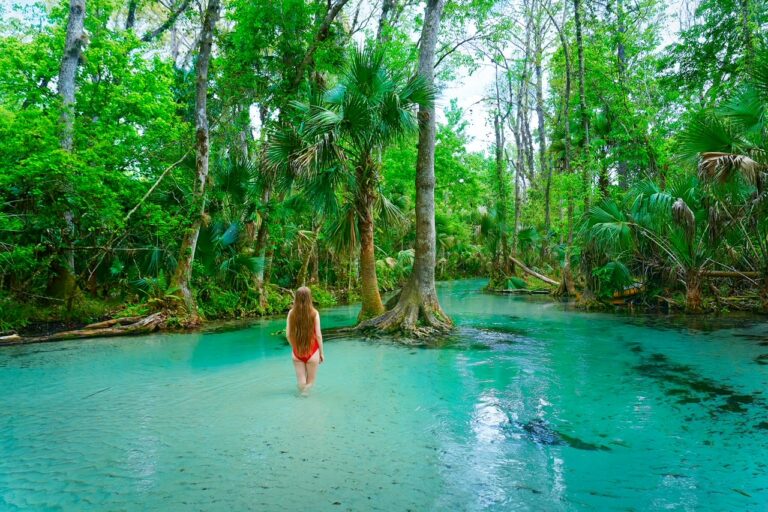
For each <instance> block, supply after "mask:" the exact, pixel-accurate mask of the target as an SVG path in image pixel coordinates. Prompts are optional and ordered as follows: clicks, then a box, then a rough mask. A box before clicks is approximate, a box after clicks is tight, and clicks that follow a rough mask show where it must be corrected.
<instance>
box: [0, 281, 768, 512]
mask: <svg viewBox="0 0 768 512" xmlns="http://www.w3.org/2000/svg"><path fill="white" fill-rule="evenodd" d="M483 284H484V283H483V282H482V281H463V282H455V283H447V284H442V285H440V287H439V291H440V295H441V300H442V304H443V306H444V307H445V309H446V310H447V311H448V312H449V313H450V314H451V315H452V316H453V318H454V320H455V321H456V323H457V325H458V329H457V331H456V335H455V339H454V340H453V342H452V343H451V344H449V345H448V346H446V347H443V348H439V349H422V348H409V347H403V346H398V345H393V344H389V343H386V342H381V341H379V342H370V341H364V340H361V339H354V338H348V339H335V340H328V341H327V342H326V362H325V363H324V364H323V365H322V366H321V367H320V373H319V378H318V384H317V386H316V387H315V388H314V389H313V390H312V392H311V396H309V397H307V398H303V397H299V396H298V395H297V393H296V391H295V377H294V374H293V368H292V364H291V360H290V352H289V348H288V346H287V345H286V344H285V343H284V341H283V340H282V339H281V338H280V337H279V336H278V335H276V334H274V333H275V332H276V331H278V330H279V329H281V328H283V327H284V324H283V320H282V319H275V320H265V321H260V322H257V323H254V324H252V325H251V326H249V327H247V328H243V329H239V330H230V331H226V332H212V333H205V334H201V333H193V334H158V335H151V336H144V337H137V338H120V339H98V340H88V341H73V342H63V343H57V344H44V345H34V346H24V347H6V348H2V349H0V390H2V391H1V393H0V510H3V511H15V510H24V511H27V510H34V511H38V510H41V511H42V510H66V511H70V510H98V511H102V510H110V511H112V510H130V511H133V510H205V511H219V510H222V511H228V512H231V511H239V510H267V511H268V510H302V509H308V510H330V511H334V510H355V511H357V510H382V511H400V510H402V511H405V510H413V511H424V510H469V511H471V510H504V511H506V510H541V511H560V510H563V511H565V510H622V511H632V510H635V511H646V510H684V511H689V510H691V511H693V510H696V511H703V510H711V511H726V510H734V511H746V510H749V511H752V510H754V511H765V510H768V322H766V321H765V320H764V319H761V318H759V317H737V318H734V317H730V318H728V317H727V318H723V319H717V318H695V319H685V318H672V317H665V316H646V315H640V316H622V315H615V314H596V313H582V312H578V311H574V310H572V309H570V308H569V307H568V306H567V305H564V304H560V303H553V302H551V301H549V300H546V299H535V298H524V297H508V296H496V295H486V294H483V293H481V292H480V290H481V288H482V285H483ZM321 314H322V319H323V323H324V327H331V326H339V325H348V324H350V323H351V322H352V321H353V319H354V317H355V314H356V308H353V307H339V308H333V309H330V310H325V311H321ZM761 363H763V364H761Z"/></svg>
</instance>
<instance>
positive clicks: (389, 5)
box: [376, 0, 396, 44]
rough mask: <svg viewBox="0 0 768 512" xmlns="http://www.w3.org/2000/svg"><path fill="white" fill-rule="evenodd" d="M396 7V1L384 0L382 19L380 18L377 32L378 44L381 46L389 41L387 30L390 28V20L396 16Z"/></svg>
mask: <svg viewBox="0 0 768 512" xmlns="http://www.w3.org/2000/svg"><path fill="white" fill-rule="evenodd" d="M395 7H396V0H383V2H382V4H381V17H380V18H379V28H378V31H377V32H376V42H377V43H379V44H382V43H387V42H388V41H389V35H388V34H387V30H388V29H389V26H390V19H391V18H392V17H393V16H394V15H395V12H394V10H395Z"/></svg>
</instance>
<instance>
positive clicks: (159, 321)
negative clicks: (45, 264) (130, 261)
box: [0, 313, 166, 345]
mask: <svg viewBox="0 0 768 512" xmlns="http://www.w3.org/2000/svg"><path fill="white" fill-rule="evenodd" d="M165 319H166V315H165V314H164V313H153V314H151V315H148V316H145V317H126V318H115V319H113V320H107V321H104V322H97V323H95V324H90V325H87V326H85V327H83V328H82V329H77V330H74V331H63V332H57V333H55V334H51V335H48V336H34V337H22V336H18V335H13V336H5V337H3V338H0V345H23V344H27V343H45V342H50V341H63V340H74V339H81V338H103V337H108V336H129V335H134V334H146V333H149V332H152V331H155V330H156V329H158V328H160V327H161V326H162V325H163V323H164V322H165Z"/></svg>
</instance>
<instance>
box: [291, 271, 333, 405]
mask: <svg viewBox="0 0 768 512" xmlns="http://www.w3.org/2000/svg"><path fill="white" fill-rule="evenodd" d="M285 332H286V335H287V337H288V343H290V344H291V348H292V349H293V354H292V358H293V367H294V369H295V370H296V383H297V384H298V386H299V391H300V392H301V393H303V394H306V393H307V392H308V391H309V388H311V387H312V385H313V384H314V383H315V378H316V377H317V367H318V365H319V364H320V363H322V362H323V361H324V360H325V357H324V355H323V334H322V332H320V313H318V312H317V310H316V309H315V308H314V306H312V292H310V291H309V288H307V287H306V286H302V287H301V288H299V289H298V290H296V296H295V297H294V300H293V307H292V308H291V310H290V311H289V312H288V321H287V323H286V327H285Z"/></svg>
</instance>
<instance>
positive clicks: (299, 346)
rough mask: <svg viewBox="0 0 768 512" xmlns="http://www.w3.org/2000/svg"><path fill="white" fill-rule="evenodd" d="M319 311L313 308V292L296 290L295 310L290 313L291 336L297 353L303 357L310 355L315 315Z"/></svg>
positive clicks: (292, 309)
mask: <svg viewBox="0 0 768 512" xmlns="http://www.w3.org/2000/svg"><path fill="white" fill-rule="evenodd" d="M316 313H317V311H316V310H315V308H314V306H312V292H311V291H309V288H307V287H306V286H302V287H301V288H299V289H298V290H296V295H295V296H294V299H293V308H291V312H290V313H288V319H289V320H290V324H291V332H289V333H288V334H289V336H290V339H291V341H292V342H293V345H294V347H295V348H296V353H297V354H300V355H303V354H307V353H309V349H310V347H311V346H312V338H314V336H315V314H316Z"/></svg>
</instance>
